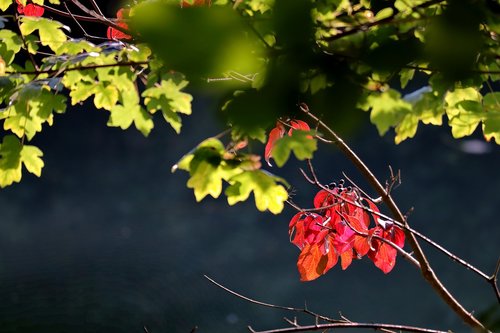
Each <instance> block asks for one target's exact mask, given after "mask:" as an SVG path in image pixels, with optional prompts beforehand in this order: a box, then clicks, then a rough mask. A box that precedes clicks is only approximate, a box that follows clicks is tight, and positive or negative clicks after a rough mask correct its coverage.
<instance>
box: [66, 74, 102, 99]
mask: <svg viewBox="0 0 500 333" xmlns="http://www.w3.org/2000/svg"><path fill="white" fill-rule="evenodd" d="M70 73H71V72H70ZM65 77H66V76H65ZM63 82H64V78H63ZM96 88H97V85H96V84H95V83H89V82H85V81H81V82H78V83H75V85H73V86H71V91H70V93H69V96H70V97H71V105H76V104H78V103H80V102H83V101H85V100H86V99H87V98H89V97H90V96H92V95H93V94H94V93H95V91H96Z"/></svg>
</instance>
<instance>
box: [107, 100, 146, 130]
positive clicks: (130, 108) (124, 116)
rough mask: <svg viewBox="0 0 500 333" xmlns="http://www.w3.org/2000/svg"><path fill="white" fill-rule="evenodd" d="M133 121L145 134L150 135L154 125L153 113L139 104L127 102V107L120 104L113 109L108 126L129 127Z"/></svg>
mask: <svg viewBox="0 0 500 333" xmlns="http://www.w3.org/2000/svg"><path fill="white" fill-rule="evenodd" d="M132 122H133V123H134V125H135V127H136V128H137V129H138V130H139V131H141V133H142V134H143V135H144V136H148V134H149V133H150V132H151V130H152V129H153V126H154V124H153V120H152V119H151V115H150V114H148V113H147V112H146V111H145V110H144V109H143V108H142V107H141V106H140V105H139V104H136V105H128V104H127V106H126V107H125V106H123V105H120V104H118V105H115V106H114V107H113V108H112V109H111V115H110V116H109V121H108V126H110V127H120V128H121V129H127V128H129V127H130V125H132Z"/></svg>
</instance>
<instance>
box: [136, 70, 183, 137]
mask: <svg viewBox="0 0 500 333" xmlns="http://www.w3.org/2000/svg"><path fill="white" fill-rule="evenodd" d="M187 84H188V82H187V81H184V80H183V81H180V82H179V83H176V82H175V81H174V80H172V79H169V80H162V81H161V82H160V84H158V85H157V86H154V87H151V88H148V89H146V90H144V92H143V93H142V96H143V97H144V103H145V104H146V107H147V109H148V111H149V112H151V113H155V112H156V111H158V110H161V111H162V113H163V117H164V118H165V120H166V121H167V122H168V123H169V124H170V125H171V126H172V128H173V129H174V130H175V131H176V132H177V133H179V132H180V129H181V118H180V117H179V115H178V114H177V113H183V114H191V101H192V99H193V97H192V96H191V95H189V94H186V93H184V92H182V91H181V89H183V88H184V87H186V85H187Z"/></svg>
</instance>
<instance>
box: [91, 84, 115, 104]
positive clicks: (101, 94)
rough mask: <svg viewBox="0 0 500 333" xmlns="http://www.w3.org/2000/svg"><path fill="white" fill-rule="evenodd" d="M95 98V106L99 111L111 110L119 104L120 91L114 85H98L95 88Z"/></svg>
mask: <svg viewBox="0 0 500 333" xmlns="http://www.w3.org/2000/svg"><path fill="white" fill-rule="evenodd" d="M94 93H95V97H94V104H95V107H96V108H98V109H106V110H110V111H111V109H112V108H113V107H114V106H115V105H116V103H117V102H118V90H117V89H116V87H115V86H113V85H107V86H104V84H102V83H101V84H98V85H96V86H95V91H94Z"/></svg>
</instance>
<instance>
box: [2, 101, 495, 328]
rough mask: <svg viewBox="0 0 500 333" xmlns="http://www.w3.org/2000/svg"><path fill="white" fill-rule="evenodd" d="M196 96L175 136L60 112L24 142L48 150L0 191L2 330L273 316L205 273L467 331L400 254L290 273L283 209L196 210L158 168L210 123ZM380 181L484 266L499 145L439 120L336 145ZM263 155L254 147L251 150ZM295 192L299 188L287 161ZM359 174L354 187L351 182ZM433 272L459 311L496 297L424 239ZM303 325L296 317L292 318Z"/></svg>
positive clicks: (274, 296) (275, 299)
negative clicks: (470, 142) (481, 148)
mask: <svg viewBox="0 0 500 333" xmlns="http://www.w3.org/2000/svg"><path fill="white" fill-rule="evenodd" d="M211 119H212V116H211V115H210V112H209V111H207V110H204V109H203V108H201V105H198V106H197V107H196V108H195V115H194V116H193V117H192V118H190V119H187V121H186V126H185V129H184V135H183V136H181V137H178V136H176V135H174V134H173V131H172V130H170V129H169V128H168V127H167V125H165V124H163V123H162V122H161V119H158V122H157V124H156V126H157V128H156V129H155V131H154V132H153V133H152V135H151V137H150V138H149V139H144V138H142V137H141V135H140V134H139V133H136V131H134V130H129V131H126V132H122V131H121V130H117V129H109V128H106V126H105V123H106V115H105V113H103V112H97V111H93V110H84V109H81V110H77V111H71V112H70V114H68V115H67V116H59V117H58V118H56V121H55V125H54V127H52V128H48V129H46V130H45V132H46V133H44V134H42V135H41V138H40V139H38V140H39V141H36V142H35V144H38V145H39V146H40V147H41V148H42V150H43V151H44V152H45V162H46V166H45V168H44V173H43V176H42V178H41V179H37V178H35V177H31V176H30V175H24V176H23V177H24V179H23V182H22V183H21V184H19V185H15V186H13V187H10V188H7V189H4V190H2V191H0V210H1V212H2V214H1V220H0V300H1V302H0V331H1V332H26V333H29V332H37V333H44V332H51V333H55V332H142V331H143V326H147V328H148V330H149V332H151V333H153V332H155V333H156V332H190V331H191V329H192V328H193V327H194V326H198V327H199V330H198V331H199V332H244V331H246V326H247V325H249V324H251V325H253V326H254V327H255V328H261V329H264V328H275V327H280V326H285V323H284V322H283V321H282V317H283V316H288V317H292V316H293V314H286V313H283V312H281V311H276V310H271V309H265V308H260V307H257V306H255V305H251V304H249V303H247V302H244V301H242V300H239V299H237V298H235V297H233V296H231V295H229V294H227V293H225V292H223V291H221V290H220V289H218V288H216V287H215V286H214V285H212V284H210V283H209V282H208V281H207V280H205V279H204V278H203V274H207V275H209V276H211V277H212V278H214V279H216V280H217V281H219V282H221V283H223V284H225V285H226V286H228V287H230V288H234V289H235V290H238V291H240V292H242V293H244V294H246V295H248V296H251V297H254V298H257V299H259V300H262V301H266V302H272V303H277V304H282V305H293V306H303V304H304V301H307V304H308V306H309V307H310V308H312V309H313V310H316V311H318V312H321V313H323V314H325V315H331V316H337V315H338V313H339V311H341V312H342V314H344V315H346V316H347V317H349V318H350V319H352V320H358V321H377V322H383V321H386V322H391V323H402V324H410V325H427V326H430V327H433V328H441V329H445V330H446V329H449V328H452V329H455V330H456V331H457V332H467V331H468V329H467V328H466V327H464V326H463V325H462V324H461V323H460V322H459V321H458V320H457V319H456V317H455V316H454V314H453V313H451V312H450V311H449V310H448V309H447V307H446V306H445V305H444V304H443V303H442V301H441V300H440V299H439V298H438V297H437V296H436V295H435V294H434V293H433V292H432V290H431V289H430V288H429V287H428V286H427V284H426V283H425V282H423V280H422V279H421V278H420V276H419V274H418V272H417V271H416V270H415V269H414V268H413V267H412V266H410V265H409V264H408V263H406V262H404V261H403V260H402V259H399V261H398V264H397V267H396V268H395V269H394V271H393V272H391V273H390V274H389V275H388V276H385V275H384V274H383V273H381V272H380V271H378V270H377V269H376V268H374V267H373V265H372V264H371V263H370V262H368V261H366V260H362V261H359V262H355V263H353V265H352V266H351V267H350V268H349V269H348V270H347V271H345V272H342V271H341V270H340V269H339V268H338V267H336V268H334V269H333V270H332V271H331V272H330V273H329V274H327V275H326V276H324V277H322V278H320V279H319V280H318V281H316V282H312V283H306V284H304V283H300V282H299V280H298V274H297V272H296V267H295V262H296V258H297V255H298V252H297V251H296V249H295V248H294V247H293V246H292V245H291V244H289V242H288V235H287V224H288V221H287V220H288V219H289V218H290V216H291V214H292V213H293V212H292V211H291V210H287V211H286V212H285V213H284V214H283V215H280V216H273V215H271V214H262V213H258V212H257V211H256V210H255V209H254V208H253V204H252V203H250V204H241V205H239V206H236V207H231V208H230V207H228V205H227V204H226V203H225V202H224V200H223V199H220V200H206V201H204V202H203V203H201V204H196V203H195V200H194V196H193V195H192V193H191V192H190V190H188V189H187V188H186V186H185V182H186V180H187V177H186V175H185V174H183V173H182V172H179V173H176V174H173V175H172V174H171V173H170V171H169V170H170V166H171V165H172V164H173V163H175V161H176V160H177V159H178V158H179V157H180V156H182V153H183V152H186V151H188V150H189V149H191V148H192V147H193V146H195V145H196V143H197V142H198V141H200V140H201V139H202V138H204V137H206V136H207V135H210V134H215V133H217V131H218V128H217V125H216V124H213V121H212V120H211ZM349 141H351V142H352V143H353V147H354V148H355V149H356V150H357V151H359V152H360V154H361V156H362V157H363V158H364V159H366V161H367V163H368V164H369V165H372V166H373V167H374V170H375V172H376V173H377V175H378V176H379V177H382V178H383V177H386V176H387V175H388V171H387V170H388V169H387V166H388V165H392V166H393V167H394V168H395V169H398V168H400V169H402V172H403V183H402V185H401V186H400V187H399V188H398V189H397V190H396V191H395V193H394V195H395V197H396V199H397V201H398V202H399V204H400V206H401V208H402V209H403V210H406V209H409V208H410V207H412V206H414V207H415V211H414V212H413V214H412V215H411V220H410V221H411V222H412V223H413V226H414V227H415V228H417V229H418V230H421V231H422V232H424V233H426V234H428V235H429V236H431V237H432V238H435V239H436V240H439V241H440V242H441V243H442V244H443V245H445V246H447V247H449V248H450V249H452V250H453V251H454V252H456V253H457V254H458V255H460V256H463V257H464V258H466V259H468V260H470V261H471V262H473V263H475V264H476V265H477V266H478V267H479V268H481V269H484V270H485V271H486V272H488V273H490V272H491V271H492V270H493V268H494V265H495V262H496V260H497V257H498V256H499V255H500V242H499V236H500V226H499V219H498V212H497V209H498V207H499V206H500V197H499V194H498V190H499V189H500V178H499V177H498V170H499V166H500V149H499V148H498V146H495V145H491V148H492V149H493V150H492V152H490V153H487V154H482V155H473V154H466V153H464V152H463V151H462V150H461V149H460V144H461V143H460V141H454V140H452V139H451V138H450V136H449V134H448V133H447V132H446V131H443V130H441V129H425V130H422V129H420V132H419V134H418V135H417V138H416V139H415V140H413V141H410V142H409V143H403V144H401V145H400V146H397V147H395V146H394V145H393V144H392V143H391V140H390V138H379V137H378V135H377V134H376V133H375V129H374V127H367V128H363V129H360V130H359V131H358V132H357V134H356V135H355V136H354V137H351V138H350V139H349ZM255 149H261V147H255ZM324 149H325V151H324V153H323V154H320V155H319V156H318V159H319V160H320V162H319V163H318V164H317V169H318V172H319V174H320V176H321V177H323V179H324V180H325V181H330V180H335V179H338V178H339V177H341V171H346V172H348V173H349V175H351V176H353V178H355V179H357V180H360V178H361V177H360V176H358V175H357V174H356V173H355V171H354V170H353V169H352V167H351V166H350V164H349V162H347V161H345V160H344V158H343V157H342V155H340V154H339V153H338V152H336V151H335V150H334V149H330V148H324ZM285 172H286V173H287V175H288V176H287V178H288V179H289V180H290V181H292V183H294V185H295V184H297V185H296V186H297V187H298V190H297V194H296V196H295V198H294V199H295V200H296V201H297V202H299V203H302V204H303V205H307V204H308V202H309V200H310V198H311V197H312V194H311V193H312V191H313V190H312V189H310V188H308V187H307V186H306V185H305V182H304V181H303V179H301V177H300V176H299V175H298V173H296V171H295V170H292V169H290V170H285ZM360 183H362V181H361V180H360ZM425 248H426V249H427V250H428V251H429V254H430V257H431V259H432V262H434V263H436V265H438V267H437V269H436V270H437V273H438V274H439V275H440V276H441V277H442V278H443V280H444V282H445V283H447V284H448V286H449V288H450V289H451V291H453V292H454V293H456V295H457V297H458V298H459V299H460V300H462V301H463V302H464V304H465V305H466V306H467V307H468V308H469V309H471V310H475V311H476V312H479V311H481V310H483V309H485V308H487V307H488V306H489V305H490V304H492V303H494V297H493V295H492V293H491V291H490V288H489V287H488V286H487V285H486V284H485V283H484V282H483V281H481V280H480V279H479V278H477V277H476V276H474V275H472V274H471V273H469V272H467V271H465V270H463V269H461V268H459V267H458V266H457V265H455V264H453V263H451V262H449V261H448V260H447V259H446V258H444V257H443V256H441V255H439V254H437V253H436V251H434V250H432V249H429V248H428V247H425ZM303 322H304V323H306V322H307V319H304V321H303Z"/></svg>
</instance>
